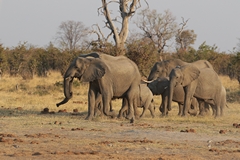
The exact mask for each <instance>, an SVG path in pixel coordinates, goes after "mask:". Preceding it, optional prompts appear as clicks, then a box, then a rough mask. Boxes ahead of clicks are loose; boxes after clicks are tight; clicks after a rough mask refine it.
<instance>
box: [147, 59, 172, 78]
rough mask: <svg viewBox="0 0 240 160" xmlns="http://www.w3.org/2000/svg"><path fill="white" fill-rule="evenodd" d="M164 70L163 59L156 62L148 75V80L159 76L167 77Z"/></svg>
mask: <svg viewBox="0 0 240 160" xmlns="http://www.w3.org/2000/svg"><path fill="white" fill-rule="evenodd" d="M166 72H167V71H166V65H165V63H164V61H161V62H156V63H155V64H154V66H153V68H152V69H151V72H150V74H149V76H148V81H151V80H155V79H157V78H159V77H167V76H168V75H167V74H166Z"/></svg>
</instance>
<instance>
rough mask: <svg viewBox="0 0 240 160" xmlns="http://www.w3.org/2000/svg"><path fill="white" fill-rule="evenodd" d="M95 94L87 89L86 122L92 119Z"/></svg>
mask: <svg viewBox="0 0 240 160" xmlns="http://www.w3.org/2000/svg"><path fill="white" fill-rule="evenodd" d="M95 95H96V93H95V91H94V90H92V89H91V88H89V91H88V116H87V117H86V118H85V119H86V120H92V119H93V117H94V112H95V107H96V96H95Z"/></svg>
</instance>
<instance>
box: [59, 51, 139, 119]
mask: <svg viewBox="0 0 240 160" xmlns="http://www.w3.org/2000/svg"><path fill="white" fill-rule="evenodd" d="M74 78H78V79H79V80H80V81H82V82H89V90H88V116H87V117H86V119H88V120H91V119H92V118H93V116H94V109H95V107H96V98H97V95H98V94H99V93H100V94H101V95H102V104H103V112H104V114H105V115H107V116H112V115H113V114H114V113H112V112H109V108H110V107H109V105H110V102H111V100H112V99H113V98H126V99H127V100H128V106H129V114H128V117H127V118H133V116H134V113H133V112H134V111H133V108H134V107H133V104H134V101H136V97H137V94H138V93H139V85H140V82H141V75H140V73H139V70H138V67H137V65H136V64H135V63H134V62H133V61H131V60H130V59H128V58H127V57H125V56H118V57H113V56H110V55H107V54H103V53H90V54H85V55H80V56H79V57H77V58H76V59H74V60H73V61H72V63H71V64H70V65H69V68H68V69H67V71H66V73H65V75H64V95H65V99H64V100H63V101H62V102H60V103H58V104H57V107H58V106H60V105H62V104H64V103H66V102H68V100H69V99H70V98H71V97H72V81H73V79H74Z"/></svg>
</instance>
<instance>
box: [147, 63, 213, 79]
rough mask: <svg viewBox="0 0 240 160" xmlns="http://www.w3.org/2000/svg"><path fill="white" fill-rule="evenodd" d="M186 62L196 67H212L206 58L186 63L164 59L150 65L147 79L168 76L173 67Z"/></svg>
mask: <svg viewBox="0 0 240 160" xmlns="http://www.w3.org/2000/svg"><path fill="white" fill-rule="evenodd" d="M187 64H192V65H194V66H195V67H197V68H198V69H202V68H212V69H213V67H212V65H211V64H210V63H209V62H208V61H207V60H198V61H195V62H192V63H187V62H184V61H182V60H180V59H170V60H166V61H160V62H156V63H155V64H154V66H153V67H152V69H151V71H150V74H149V76H148V79H147V80H148V81H151V80H155V79H157V78H161V77H169V74H170V72H171V71H172V69H173V68H175V67H177V66H184V65H187Z"/></svg>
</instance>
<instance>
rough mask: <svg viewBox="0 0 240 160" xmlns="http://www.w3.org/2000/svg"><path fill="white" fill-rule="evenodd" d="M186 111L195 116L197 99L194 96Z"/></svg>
mask: <svg viewBox="0 0 240 160" xmlns="http://www.w3.org/2000/svg"><path fill="white" fill-rule="evenodd" d="M188 113H189V114H190V115H193V116H196V115H197V114H198V101H197V99H196V98H194V97H193V98H192V100H191V107H190V109H189V111H188Z"/></svg>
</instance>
